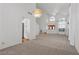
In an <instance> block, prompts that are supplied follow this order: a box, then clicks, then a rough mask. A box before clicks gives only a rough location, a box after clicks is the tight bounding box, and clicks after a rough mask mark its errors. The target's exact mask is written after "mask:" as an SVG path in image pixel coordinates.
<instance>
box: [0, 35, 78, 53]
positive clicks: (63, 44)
mask: <svg viewBox="0 0 79 59" xmlns="http://www.w3.org/2000/svg"><path fill="white" fill-rule="evenodd" d="M77 54H78V53H77V51H76V49H75V47H73V46H70V44H69V41H68V40H67V37H66V36H65V35H59V34H40V35H39V36H37V39H34V40H31V41H28V42H27V43H26V44H18V45H16V46H12V47H9V48H6V49H3V50H0V55H77Z"/></svg>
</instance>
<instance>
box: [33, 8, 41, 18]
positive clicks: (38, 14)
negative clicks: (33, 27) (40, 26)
mask: <svg viewBox="0 0 79 59" xmlns="http://www.w3.org/2000/svg"><path fill="white" fill-rule="evenodd" d="M33 14H34V17H37V18H38V17H41V15H42V10H41V9H35V10H34V11H33Z"/></svg>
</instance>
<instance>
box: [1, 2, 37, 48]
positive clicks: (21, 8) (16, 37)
mask: <svg viewBox="0 0 79 59" xmlns="http://www.w3.org/2000/svg"><path fill="white" fill-rule="evenodd" d="M35 8H36V7H35V4H22V3H21V4H20V3H18V4H15V3H11V4H9V3H2V4H0V29H1V30H0V36H1V37H0V49H3V48H6V47H9V46H13V45H16V44H19V43H21V38H22V24H21V23H22V20H23V17H26V18H30V19H31V20H35V18H34V17H33V16H32V15H29V14H28V11H30V12H31V11H33V9H35ZM31 22H32V21H31ZM33 22H34V21H33ZM33 22H32V23H33ZM32 25H33V24H32ZM33 28H34V27H33V26H32V29H33ZM31 31H32V32H33V31H35V30H34V29H33V30H31ZM33 33H34V32H33Z"/></svg>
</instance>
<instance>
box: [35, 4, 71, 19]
mask: <svg viewBox="0 0 79 59" xmlns="http://www.w3.org/2000/svg"><path fill="white" fill-rule="evenodd" d="M36 7H37V8H40V9H42V10H43V11H44V13H47V14H49V15H53V16H55V17H58V18H59V17H67V16H68V15H69V7H70V4H69V3H39V4H37V6H36Z"/></svg>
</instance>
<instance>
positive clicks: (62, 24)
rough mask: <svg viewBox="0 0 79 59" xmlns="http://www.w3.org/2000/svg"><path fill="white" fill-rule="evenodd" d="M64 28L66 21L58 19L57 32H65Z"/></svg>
mask: <svg viewBox="0 0 79 59" xmlns="http://www.w3.org/2000/svg"><path fill="white" fill-rule="evenodd" d="M65 28H66V20H65V18H60V19H59V21H58V29H59V31H65Z"/></svg>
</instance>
